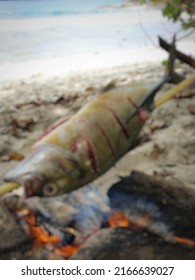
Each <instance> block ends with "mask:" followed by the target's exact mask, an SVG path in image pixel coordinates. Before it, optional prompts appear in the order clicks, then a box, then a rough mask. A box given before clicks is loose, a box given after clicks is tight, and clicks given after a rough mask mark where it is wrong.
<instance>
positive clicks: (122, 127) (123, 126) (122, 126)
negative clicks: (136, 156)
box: [107, 107, 129, 139]
mask: <svg viewBox="0 0 195 280" xmlns="http://www.w3.org/2000/svg"><path fill="white" fill-rule="evenodd" d="M107 108H108V110H109V111H110V112H111V113H112V115H113V116H114V118H115V120H116V121H117V123H118V124H119V125H120V127H121V129H122V132H123V134H124V135H125V137H126V138H127V139H129V133H128V130H127V128H126V126H125V125H124V124H123V122H122V121H121V120H120V118H119V116H118V115H117V113H116V112H115V111H114V110H113V109H111V108H109V107H107Z"/></svg>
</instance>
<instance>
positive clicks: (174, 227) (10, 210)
mask: <svg viewBox="0 0 195 280" xmlns="http://www.w3.org/2000/svg"><path fill="white" fill-rule="evenodd" d="M194 202H195V192H194V191H193V190H192V189H188V188H186V187H185V186H181V185H179V184H178V183H175V184H173V183H169V182H168V181H166V180H162V178H161V180H159V179H156V178H154V177H152V176H147V175H145V174H143V173H140V172H132V174H131V175H130V176H128V177H125V178H121V179H120V180H119V182H118V183H116V184H114V185H113V186H111V188H110V189H109V190H108V192H107V193H104V192H102V191H100V190H99V189H98V188H96V187H93V186H86V187H84V188H81V189H79V190H77V191H75V192H72V193H70V194H68V195H66V196H60V197H53V198H28V199H26V200H25V201H23V202H22V203H21V199H19V198H17V197H16V196H9V197H7V198H4V199H2V201H1V212H0V213H1V215H0V259H13V258H14V259H69V258H72V259H147V258H150V259H178V258H179V259H194V258H195V241H194V240H193V237H194V233H195V226H194V225H195V215H194V213H195V203H194ZM71 256H72V257H71Z"/></svg>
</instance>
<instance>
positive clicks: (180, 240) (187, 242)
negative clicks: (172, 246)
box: [173, 235, 195, 246]
mask: <svg viewBox="0 0 195 280" xmlns="http://www.w3.org/2000/svg"><path fill="white" fill-rule="evenodd" d="M173 240H174V241H176V242H178V243H181V244H185V245H191V246H195V241H194V240H191V239H189V238H185V237H180V236H176V235H174V236H173Z"/></svg>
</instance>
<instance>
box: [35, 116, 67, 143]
mask: <svg viewBox="0 0 195 280" xmlns="http://www.w3.org/2000/svg"><path fill="white" fill-rule="evenodd" d="M67 121H68V118H67V117H65V118H63V119H60V120H58V121H57V122H55V123H53V124H52V125H50V126H49V127H48V128H47V129H46V130H45V131H44V132H43V133H42V134H41V135H40V136H39V138H38V139H37V140H36V141H35V143H34V144H33V147H34V146H36V144H37V143H38V142H39V141H40V140H42V139H43V138H45V136H47V135H48V134H50V133H51V132H52V131H53V130H54V129H55V128H57V127H58V126H60V125H62V124H63V123H65V122H67Z"/></svg>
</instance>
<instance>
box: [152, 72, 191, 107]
mask: <svg viewBox="0 0 195 280" xmlns="http://www.w3.org/2000/svg"><path fill="white" fill-rule="evenodd" d="M194 83H195V74H193V75H191V76H190V77H189V78H187V79H185V80H184V81H182V82H180V83H179V84H178V85H176V86H175V87H173V88H172V89H170V90H169V91H167V92H166V93H165V94H164V95H163V96H161V97H159V98H157V99H156V100H155V101H154V105H155V107H158V106H160V105H162V104H163V103H165V102H167V101H168V100H169V99H171V98H173V97H175V96H176V95H177V94H178V93H179V92H181V91H183V90H184V89H186V88H188V87H190V86H191V85H193V84H194Z"/></svg>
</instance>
